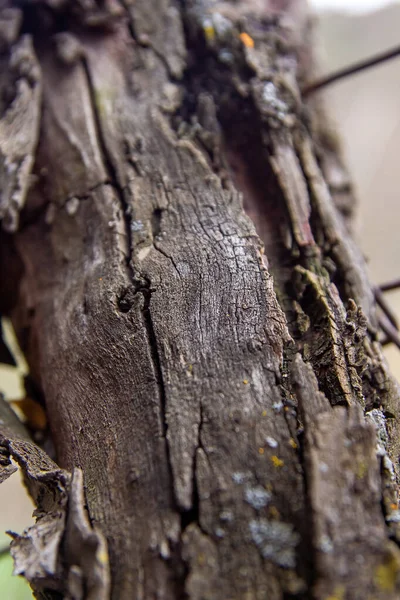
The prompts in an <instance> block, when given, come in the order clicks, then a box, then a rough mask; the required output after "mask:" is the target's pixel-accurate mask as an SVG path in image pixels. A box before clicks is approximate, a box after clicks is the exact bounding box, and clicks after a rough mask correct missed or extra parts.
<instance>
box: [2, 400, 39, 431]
mask: <svg viewBox="0 0 400 600" xmlns="http://www.w3.org/2000/svg"><path fill="white" fill-rule="evenodd" d="M10 404H11V406H12V407H13V408H14V409H15V411H16V412H17V413H18V414H19V415H21V419H22V421H23V422H24V423H25V424H26V425H27V426H28V427H31V428H32V429H35V430H38V429H46V426H47V418H46V413H45V412H44V410H43V408H42V407H41V406H40V404H39V403H38V402H35V400H32V398H29V396H27V397H26V398H22V399H21V400H12V401H11V402H10Z"/></svg>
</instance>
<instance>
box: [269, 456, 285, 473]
mask: <svg viewBox="0 0 400 600" xmlns="http://www.w3.org/2000/svg"><path fill="white" fill-rule="evenodd" d="M271 461H272V464H273V465H274V467H276V468H277V469H279V468H280V467H283V465H284V464H285V463H284V462H283V460H282V459H281V458H279V457H278V456H276V455H275V454H273V455H272V456H271Z"/></svg>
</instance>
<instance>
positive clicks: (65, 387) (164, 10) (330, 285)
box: [0, 0, 400, 600]
mask: <svg viewBox="0 0 400 600" xmlns="http://www.w3.org/2000/svg"><path fill="white" fill-rule="evenodd" d="M0 6H1V7H2V12H1V13H0V40H1V43H2V55H1V57H2V58H1V60H2V65H3V68H2V77H1V79H0V86H1V92H2V93H1V102H2V104H1V105H0V119H1V120H0V182H1V193H2V196H1V199H0V210H1V216H2V217H3V228H4V230H5V232H4V233H3V234H2V239H1V256H2V274H1V277H2V281H4V282H5V285H4V292H3V297H2V300H1V306H2V311H3V313H6V314H8V315H9V316H10V317H11V319H12V321H13V324H14V327H15V329H16V332H17V335H18V338H19V340H20V343H21V345H22V347H23V350H24V352H25V354H26V356H27V360H28V362H29V365H30V369H31V378H32V381H33V382H34V384H35V386H36V388H37V389H39V390H40V395H41V397H42V398H43V401H44V402H45V407H46V412H47V415H48V420H49V426H50V432H51V439H52V442H53V444H54V449H55V460H56V462H57V464H55V463H53V462H52V460H51V459H50V458H49V457H48V456H47V455H46V454H45V453H44V451H43V450H40V449H39V448H38V447H37V446H35V445H34V444H33V443H32V442H31V441H29V440H28V439H27V438H26V435H25V434H24V433H21V432H20V431H16V430H15V427H14V425H13V418H12V416H10V415H8V417H7V419H8V420H7V423H8V424H5V425H3V426H2V429H1V440H2V442H1V443H2V455H1V457H2V462H1V464H2V465H4V473H3V475H2V476H8V474H10V471H11V470H12V468H11V467H10V464H9V461H8V457H9V456H12V457H13V458H15V459H16V460H17V461H18V462H19V463H20V465H21V466H22V468H23V470H24V472H25V476H26V480H27V484H28V487H29V489H30V491H31V493H32V494H33V495H34V497H35V499H36V501H37V503H38V506H39V512H38V520H37V523H36V525H35V526H34V527H33V528H31V529H30V530H29V531H27V532H25V533H24V535H23V536H21V537H18V536H17V537H16V538H15V540H14V541H13V543H12V552H13V555H14V557H15V559H16V567H17V571H18V572H20V573H24V574H25V576H26V577H27V578H28V579H29V580H30V581H31V583H32V585H33V587H34V589H35V591H36V593H37V595H38V597H46V598H47V597H49V598H53V597H60V596H61V597H65V598H71V599H74V600H75V599H80V598H93V599H94V598H96V599H97V598H104V599H105V598H108V597H109V596H110V594H111V597H112V598H113V599H114V600H116V599H128V598H129V599H130V598H138V599H141V598H143V599H152V598H164V599H172V598H174V599H176V598H190V599H191V600H200V599H214V598H224V599H232V600H233V599H246V600H250V599H253V598H254V599H257V600H261V599H267V598H268V600H275V599H276V600H278V599H288V598H292V597H293V598H303V599H308V598H311V599H315V600H319V599H323V600H328V599H330V600H336V599H337V600H339V599H349V600H350V599H351V600H353V599H354V600H358V599H360V600H361V599H363V600H364V599H365V598H370V599H371V600H372V599H373V598H374V599H388V600H389V599H393V600H394V599H395V598H398V596H399V592H400V575H399V571H400V552H399V550H398V546H397V541H398V535H399V531H398V522H399V519H400V517H399V515H400V513H399V512H398V510H397V481H398V471H397V462H398V456H399V443H400V441H399V432H398V429H399V420H398V415H399V410H398V405H399V395H398V389H397V384H395V382H394V381H393V380H392V378H391V376H390V375H389V373H388V371H387V368H386V365H385V363H384V360H383V358H382V354H381V350H380V346H379V344H378V342H377V330H376V314H375V305H374V297H373V292H372V289H371V285H370V283H369V281H368V277H367V274H366V271H365V266H364V262H363V259H362V256H361V254H360V251H359V250H358V248H357V247H356V245H355V243H354V242H353V240H352V238H351V235H350V233H349V223H348V220H349V219H350V216H351V213H352V203H353V197H352V195H351V189H350V188H349V184H348V178H347V175H346V173H345V171H344V169H343V166H342V164H341V161H340V157H339V154H338V150H337V144H336V141H335V140H334V138H332V136H331V135H330V134H329V132H328V128H327V126H326V124H325V120H324V119H325V117H324V115H323V113H322V112H321V109H320V107H318V106H317V105H314V104H309V105H305V104H304V102H303V100H302V97H301V86H302V84H303V83H304V81H305V78H306V76H307V75H308V74H309V73H310V70H311V69H312V58H311V52H310V38H309V24H308V21H307V18H306V16H307V15H306V7H305V5H304V3H303V2H302V1H296V0H292V1H290V0H288V1H286V2H284V1H283V0H282V1H276V0H275V1H272V0H270V1H269V2H257V1H256V0H252V1H250V0H249V1H247V2H239V3H238V2H219V3H214V2H207V1H204V2H195V1H193V2H189V1H188V2H181V3H179V2H174V1H173V0H151V1H150V0H143V1H142V0H136V2H132V3H131V2H126V3H117V2H111V1H110V2H109V3H108V2H106V3H99V4H95V3H94V2H93V3H91V2H88V3H84V2H72V1H68V0H65V1H61V0H60V1H56V2H53V1H52V2H50V0H47V1H46V0H43V1H42V2H33V1H32V2H26V3H23V4H22V7H19V8H18V9H15V8H14V9H12V10H11V9H10V7H9V6H8V5H7V4H6V3H5V2H2V3H1V4H0ZM10 23H13V24H14V25H13V26H10ZM4 24H5V25H4ZM243 33H245V34H246V35H247V37H246V36H243V35H241V34H243ZM22 206H23V210H22V211H21V209H22ZM245 211H246V212H247V215H246V212H245ZM249 216H250V217H251V218H252V220H253V222H254V223H253V222H252V220H251V219H250V218H249ZM18 219H19V226H18ZM255 226H256V227H257V232H258V234H257V232H256V229H255ZM259 236H260V237H259ZM260 238H261V239H260ZM261 240H262V241H261ZM264 248H265V250H264ZM47 443H48V442H47ZM57 465H59V467H58V466H57ZM72 474H73V476H72ZM83 487H84V493H85V499H84V496H83ZM85 503H86V505H87V512H88V518H89V520H90V523H89V520H88V518H87V517H86V515H85V508H84V504H85ZM106 548H107V549H108V555H107V551H106ZM108 567H109V568H108ZM109 570H110V574H111V592H109V585H110V578H109Z"/></svg>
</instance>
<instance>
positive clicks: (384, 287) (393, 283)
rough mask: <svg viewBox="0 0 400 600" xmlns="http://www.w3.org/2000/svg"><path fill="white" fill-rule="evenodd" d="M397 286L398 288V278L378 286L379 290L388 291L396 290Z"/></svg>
mask: <svg viewBox="0 0 400 600" xmlns="http://www.w3.org/2000/svg"><path fill="white" fill-rule="evenodd" d="M398 288H400V279H394V280H393V281H389V282H388V283H384V284H383V285H380V286H379V289H380V291H381V292H390V291H392V290H397V289H398Z"/></svg>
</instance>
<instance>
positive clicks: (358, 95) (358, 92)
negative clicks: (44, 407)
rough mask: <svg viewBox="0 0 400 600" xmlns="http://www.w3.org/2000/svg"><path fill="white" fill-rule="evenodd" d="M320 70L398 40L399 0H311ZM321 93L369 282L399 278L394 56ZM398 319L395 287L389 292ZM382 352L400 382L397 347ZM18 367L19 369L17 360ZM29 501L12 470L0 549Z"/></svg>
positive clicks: (3, 497)
mask: <svg viewBox="0 0 400 600" xmlns="http://www.w3.org/2000/svg"><path fill="white" fill-rule="evenodd" d="M310 4H311V6H312V9H313V11H314V14H315V35H316V42H317V54H318V57H319V62H320V73H321V74H322V73H329V72H331V71H334V70H336V69H339V68H341V67H345V66H347V65H349V64H351V63H352V62H355V61H358V60H360V59H364V58H367V57H370V56H372V55H374V54H375V53H378V52H382V51H384V50H387V49H390V48H392V47H394V46H396V45H397V44H399V45H400V0H399V1H392V2H390V1H385V0H310ZM318 93H320V94H322V95H323V97H324V98H325V102H326V104H327V108H328V109H329V112H330V115H331V117H332V119H333V120H334V122H335V123H336V126H337V128H338V130H339V132H340V134H341V137H342V141H343V151H344V155H345V159H346V162H347V165H348V167H349V170H350V174H351V176H352V178H353V181H354V185H355V188H356V193H357V198H358V222H357V228H356V229H357V240H358V243H359V244H360V246H361V248H362V249H363V252H364V254H365V256H366V258H367V260H368V263H369V269H370V275H371V279H372V281H373V282H374V283H375V284H379V283H383V282H386V281H388V280H391V279H396V278H400V261H399V260H398V257H399V256H400V235H399V231H398V227H399V228H400V203H399V195H400V158H399V155H398V154H397V153H398V152H399V154H400V58H397V59H393V60H392V61H390V62H387V63H386V64H384V65H381V66H378V67H375V68H372V69H370V70H368V71H365V72H364V73H360V74H358V75H355V76H353V77H351V78H349V79H345V80H343V81H341V82H338V83H335V84H334V85H332V86H331V87H329V88H327V89H326V90H324V91H321V92H318ZM387 300H388V301H389V303H390V305H391V306H392V308H393V310H394V312H395V313H396V314H397V315H398V317H399V319H400V291H399V292H391V293H390V294H387ZM386 356H387V358H388V360H389V362H390V365H391V368H392V371H393V373H394V374H395V376H396V377H397V378H398V379H400V350H398V349H396V348H393V347H388V348H387V350H386ZM19 363H20V368H21V369H22V370H24V369H25V366H24V363H23V360H22V358H21V357H20V359H19ZM0 389H1V390H2V391H4V392H5V393H6V397H7V399H9V400H13V399H18V398H22V397H23V390H22V386H21V383H20V378H19V375H17V373H16V372H15V369H11V368H8V367H3V366H1V367H0ZM32 510H33V507H32V504H31V502H30V500H29V498H28V497H27V495H26V493H25V491H24V488H23V487H22V485H21V481H20V478H19V475H18V474H15V475H13V476H12V477H11V478H10V479H9V480H7V481H6V482H5V483H3V484H2V485H1V486H0V552H1V550H2V549H4V548H6V547H7V545H8V544H9V537H8V536H7V535H6V534H5V531H6V530H13V531H16V532H21V531H22V530H23V529H24V528H25V527H27V526H28V525H29V524H30V523H32V518H31V514H32ZM11 571H12V561H11V558H10V557H9V555H8V554H7V553H1V554H0V598H4V600H28V599H32V595H31V593H30V591H29V588H28V587H27V586H26V584H25V583H24V581H23V580H22V579H20V578H17V577H11Z"/></svg>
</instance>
